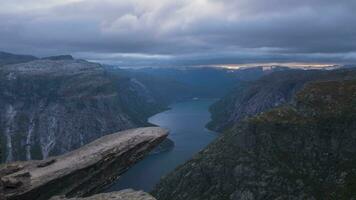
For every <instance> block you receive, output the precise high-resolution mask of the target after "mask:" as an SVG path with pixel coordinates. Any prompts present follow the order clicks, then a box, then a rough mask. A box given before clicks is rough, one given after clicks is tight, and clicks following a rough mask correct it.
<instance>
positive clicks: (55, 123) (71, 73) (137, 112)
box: [0, 56, 165, 162]
mask: <svg viewBox="0 0 356 200" xmlns="http://www.w3.org/2000/svg"><path fill="white" fill-rule="evenodd" d="M164 108H165V106H164V105H162V103H161V101H160V100H159V99H156V98H155V96H154V95H153V94H152V92H151V90H150V88H147V87H146V86H145V85H143V84H142V83H141V82H140V81H138V80H136V79H134V78H130V77H126V76H121V75H120V74H111V73H109V72H107V71H106V70H105V69H104V68H103V67H102V66H101V65H99V64H96V63H90V62H87V61H84V60H75V59H69V58H68V57H67V56H66V57H55V58H50V59H41V60H35V61H31V62H27V63H21V64H15V65H4V66H1V67H0V137H1V139H0V141H1V151H2V152H3V158H2V160H3V161H7V162H9V161H13V160H30V159H42V158H47V157H49V156H52V155H58V154H62V153H65V152H68V151H70V150H72V149H76V148H78V147H80V146H82V145H83V144H86V143H88V142H91V141H93V140H94V139H97V138H99V137H101V136H103V135H105V134H109V133H113V132H116V131H120V130H125V129H129V128H134V127H138V126H146V125H148V123H147V122H146V119H147V117H148V116H150V115H152V114H154V113H156V112H159V111H161V110H163V109H164Z"/></svg>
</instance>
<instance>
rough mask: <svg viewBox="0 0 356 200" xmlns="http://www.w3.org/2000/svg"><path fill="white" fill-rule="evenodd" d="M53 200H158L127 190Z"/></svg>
mask: <svg viewBox="0 0 356 200" xmlns="http://www.w3.org/2000/svg"><path fill="white" fill-rule="evenodd" d="M51 200H156V199H155V198H154V197H152V196H151V195H149V194H147V193H145V192H142V191H134V190H132V189H126V190H121V191H118V192H110V193H102V194H96V195H93V196H90V197H84V198H76V197H74V198H70V199H68V198H65V197H63V196H62V197H60V196H56V197H53V198H52V199H51Z"/></svg>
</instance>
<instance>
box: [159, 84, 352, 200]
mask: <svg viewBox="0 0 356 200" xmlns="http://www.w3.org/2000/svg"><path fill="white" fill-rule="evenodd" d="M355 121H356V81H354V80H349V81H328V82H318V83H312V84H308V85H307V86H306V87H305V88H304V89H303V90H302V91H301V92H299V93H298V94H297V96H296V97H295V104H294V105H286V106H283V107H279V108H276V109H273V110H271V111H269V112H265V113H262V114H260V115H258V116H256V117H253V118H250V119H247V120H243V121H242V122H241V123H239V124H238V125H236V126H234V128H232V129H230V130H229V131H228V132H226V133H225V134H223V135H221V136H220V138H219V139H218V140H217V141H215V142H214V143H213V144H211V145H209V147H208V148H206V149H205V150H203V151H202V152H200V153H199V154H198V155H196V156H195V157H194V158H193V159H192V160H190V161H188V162H187V163H186V164H184V165H182V166H180V167H179V168H177V169H176V170H175V171H174V172H172V173H171V174H169V175H168V176H166V177H165V178H163V179H162V181H161V182H160V184H159V185H158V186H157V187H156V189H155V190H154V191H153V194H154V196H156V197H157V198H158V199H160V200H183V199H190V200H200V199H201V200H224V199H232V200H238V199H248V200H250V199H251V200H252V199H352V197H355V196H356V170H355V168H354V166H355V164H356V139H355V138H356V123H355Z"/></svg>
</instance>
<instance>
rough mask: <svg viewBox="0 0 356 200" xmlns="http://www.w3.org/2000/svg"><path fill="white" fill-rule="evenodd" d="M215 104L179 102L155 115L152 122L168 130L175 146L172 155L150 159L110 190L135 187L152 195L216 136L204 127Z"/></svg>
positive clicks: (164, 153)
mask: <svg viewBox="0 0 356 200" xmlns="http://www.w3.org/2000/svg"><path fill="white" fill-rule="evenodd" d="M214 101H215V100H214V99H199V100H190V101H185V102H181V103H176V104H172V105H171V106H170V108H171V109H170V110H167V111H165V112H162V113H158V114H156V115H154V116H152V117H151V118H150V119H149V122H150V123H153V124H156V125H158V126H161V127H163V128H167V129H169V131H170V135H169V136H168V137H169V138H170V139H171V140H173V141H174V143H175V147H174V148H173V149H172V150H171V151H169V152H163V153H158V154H153V155H149V156H147V157H146V158H145V159H143V160H142V161H140V162H139V163H137V164H136V165H135V166H133V167H132V168H131V169H129V170H128V171H127V172H126V173H125V174H123V175H122V176H121V177H120V178H119V179H118V180H117V181H116V182H115V183H114V184H113V185H112V186H111V187H110V188H109V189H108V191H117V190H122V189H126V188H132V189H135V190H144V191H146V192H149V191H150V190H152V189H153V187H154V186H155V185H156V184H157V183H158V182H159V180H160V178H161V177H162V176H164V175H166V174H167V173H169V172H170V171H172V170H174V169H175V168H176V167H177V166H178V165H180V164H183V163H184V162H185V161H186V160H189V159H190V158H191V157H192V156H193V155H194V154H195V153H197V152H198V151H200V150H201V149H203V148H204V147H205V146H206V145H208V144H209V143H210V142H211V141H212V140H213V139H214V138H215V137H216V136H217V135H216V133H215V132H212V131H209V130H208V129H206V128H205V125H206V123H208V122H209V120H210V113H209V111H208V109H209V106H210V105H211V104H212V103H213V102H214Z"/></svg>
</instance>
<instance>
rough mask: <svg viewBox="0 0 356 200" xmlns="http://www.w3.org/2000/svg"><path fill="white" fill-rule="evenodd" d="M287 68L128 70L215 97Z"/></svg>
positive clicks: (198, 94)
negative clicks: (242, 84)
mask: <svg viewBox="0 0 356 200" xmlns="http://www.w3.org/2000/svg"><path fill="white" fill-rule="evenodd" d="M280 70H288V69H287V68H273V69H271V70H264V69H263V67H252V68H245V69H238V70H231V69H225V68H212V67H201V68H183V69H176V68H144V69H136V70H129V71H130V72H131V73H134V74H141V76H142V75H145V76H147V75H149V76H151V77H156V78H157V77H158V78H161V79H166V80H174V81H175V82H178V83H181V84H184V85H185V86H186V87H188V88H190V90H191V92H192V93H194V94H195V96H198V97H212V98H217V97H221V96H223V95H225V94H226V93H228V92H229V91H230V90H231V89H233V88H234V87H235V86H236V85H237V84H238V83H239V82H240V81H251V80H257V79H258V78H260V77H262V76H264V75H266V74H269V73H271V72H273V71H280Z"/></svg>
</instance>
